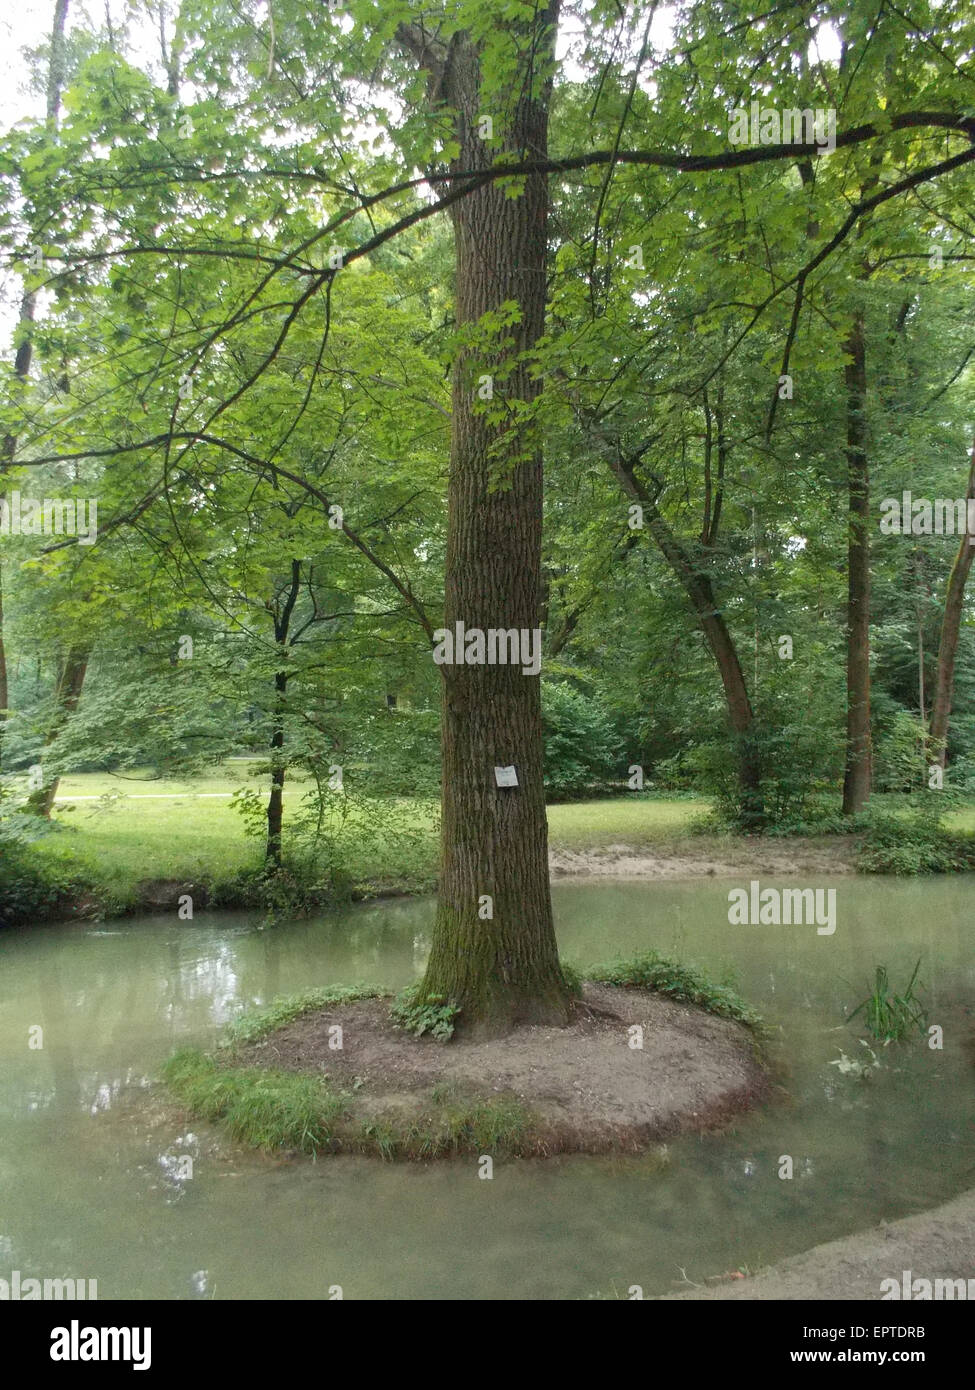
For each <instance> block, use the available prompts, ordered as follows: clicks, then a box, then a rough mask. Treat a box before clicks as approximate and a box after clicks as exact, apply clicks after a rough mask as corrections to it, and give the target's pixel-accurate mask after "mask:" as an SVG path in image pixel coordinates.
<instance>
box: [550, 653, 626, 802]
mask: <svg viewBox="0 0 975 1390" xmlns="http://www.w3.org/2000/svg"><path fill="white" fill-rule="evenodd" d="M542 729H543V733H544V736H545V789H546V791H547V792H548V794H549V796H550V797H551V799H552V800H559V799H568V798H571V797H580V796H585V795H590V794H592V792H593V791H594V790H598V789H600V788H602V787H605V785H606V784H607V783H609V782H612V781H613V780H614V779H615V778H616V776H617V773H618V771H619V761H620V758H621V756H622V749H623V745H622V743H621V741H620V739H619V737H618V735H617V733H616V729H615V727H614V725H613V720H612V717H611V715H610V713H609V710H608V709H607V707H606V706H605V704H604V703H603V702H602V700H601V699H600V698H599V697H597V696H594V695H584V694H583V693H582V691H580V690H577V689H575V688H574V687H573V686H571V685H569V683H568V682H567V681H543V683H542Z"/></svg>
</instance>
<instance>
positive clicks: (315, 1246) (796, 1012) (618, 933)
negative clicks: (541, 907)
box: [0, 877, 975, 1299]
mask: <svg viewBox="0 0 975 1390" xmlns="http://www.w3.org/2000/svg"><path fill="white" fill-rule="evenodd" d="M731 886H732V885H731V884H730V883H729V882H727V881H722V880H717V879H713V880H707V881H705V882H703V883H702V882H700V881H698V882H694V883H645V882H644V883H633V882H626V883H624V882H619V883H616V882H614V883H606V882H602V883H592V882H589V883H585V884H581V883H566V884H556V886H555V889H554V896H555V908H556V916H557V921H558V928H559V939H560V943H561V947H562V951H563V954H564V955H565V956H567V957H568V958H569V959H570V960H574V961H575V962H577V963H580V964H585V963H587V962H590V963H591V962H592V961H594V960H599V959H605V958H607V957H612V956H614V955H616V954H620V953H621V954H633V953H634V952H635V951H638V950H642V949H646V948H647V947H655V948H657V949H658V950H660V951H661V952H663V953H665V954H668V955H674V956H678V957H680V958H681V959H684V960H692V961H695V962H697V963H699V964H700V965H702V966H705V967H706V968H708V969H709V970H710V971H712V972H721V971H723V970H726V969H731V970H733V971H734V972H735V973H736V976H737V982H738V986H739V988H740V989H741V991H742V993H743V994H744V996H745V997H746V999H748V1000H749V1001H750V1002H751V1003H752V1004H754V1005H755V1006H757V1007H758V1008H759V1009H760V1010H761V1011H762V1012H763V1013H764V1015H765V1017H766V1018H767V1019H768V1020H769V1021H770V1022H772V1023H774V1024H778V1025H781V1026H782V1029H783V1033H782V1037H781V1041H780V1042H778V1043H777V1044H776V1053H777V1057H778V1059H779V1061H780V1062H781V1064H782V1066H783V1067H784V1069H785V1072H784V1084H785V1087H786V1090H787V1095H785V1096H784V1097H783V1098H782V1099H780V1100H778V1101H776V1102H775V1103H773V1104H771V1105H769V1106H767V1107H765V1108H764V1109H762V1110H760V1111H758V1112H756V1113H754V1114H751V1115H748V1116H746V1117H743V1118H742V1119H741V1120H740V1121H739V1123H738V1124H737V1125H736V1126H735V1128H734V1129H733V1130H731V1131H729V1132H725V1133H723V1134H716V1135H711V1136H707V1137H703V1138H702V1137H696V1136H692V1137H687V1138H683V1139H679V1140H676V1141H672V1142H670V1143H669V1144H668V1145H667V1146H666V1151H665V1153H660V1152H659V1151H657V1152H654V1153H651V1154H647V1155H641V1156H639V1157H635V1158H634V1157H626V1158H616V1157H600V1158H591V1157H571V1158H558V1159H549V1160H545V1161H537V1160H534V1161H526V1160H516V1161H511V1162H507V1163H497V1164H496V1165H495V1170H494V1178H493V1180H491V1181H485V1180H482V1179H479V1178H478V1176H477V1163H476V1161H475V1160H474V1159H469V1160H466V1159H465V1160H457V1161H452V1162H446V1163H443V1162H441V1163H435V1164H428V1165H419V1164H417V1165H405V1164H404V1165H400V1164H385V1165H384V1164H381V1163H379V1162H377V1161H373V1160H367V1159H356V1158H321V1159H319V1161H318V1162H311V1161H309V1160H304V1159H302V1160H297V1161H287V1160H280V1159H269V1158H264V1157H262V1156H260V1155H254V1154H251V1153H241V1152H238V1151H236V1150H234V1148H233V1147H232V1146H229V1145H227V1144H226V1143H224V1142H223V1141H221V1142H219V1143H218V1142H216V1141H217V1139H218V1135H217V1132H216V1131H215V1130H213V1129H212V1128H210V1127H209V1126H207V1125H204V1124H197V1123H194V1124H193V1125H192V1126H191V1127H184V1128H183V1129H180V1127H179V1125H178V1123H177V1122H176V1121H175V1120H174V1118H173V1114H172V1111H171V1110H170V1109H168V1108H167V1106H166V1104H165V1103H164V1098H163V1097H162V1095H161V1094H160V1092H159V1091H158V1090H157V1089H153V1087H152V1078H153V1076H154V1075H155V1074H156V1072H157V1069H158V1067H159V1065H160V1063H161V1062H162V1061H163V1059H164V1058H165V1057H166V1056H167V1055H168V1054H169V1052H170V1051H171V1050H172V1049H173V1048H174V1047H175V1046H177V1045H178V1044H182V1043H197V1044H201V1045H204V1046H205V1045H208V1044H209V1043H211V1042H212V1041H213V1039H214V1038H215V1037H216V1035H217V1033H218V1031H219V1030H220V1028H221V1027H222V1025H223V1024H225V1023H226V1022H227V1020H228V1019H230V1018H231V1017H232V1016H233V1015H235V1014H236V1013H237V1012H239V1011H240V1010H241V1009H242V1008H243V1007H245V1006H250V1005H254V1004H258V1003H265V1002H267V1001H268V1000H269V999H271V998H273V997H274V996H275V995H277V994H281V993H288V992H291V991H294V990H298V989H303V988H307V987H309V986H312V985H323V984H329V983H336V982H341V981H346V982H349V981H355V980H367V981H370V982H376V983H378V984H381V985H386V986H390V987H400V986H401V985H403V984H404V983H406V982H407V981H409V980H410V979H411V978H412V977H413V975H414V974H415V972H416V971H417V970H418V969H419V968H420V966H421V965H422V962H423V959H424V956H425V952H426V950H427V947H428V942H429V932H430V926H431V922H432V916H433V904H432V902H431V901H430V900H429V899H425V900H411V901H396V902H391V903H383V904H378V905H369V906H358V907H354V908H350V909H348V910H346V911H343V912H337V913H334V914H330V915H329V916H327V917H322V918H320V919H317V920H314V921H305V922H297V923H293V924H291V925H287V926H279V927H276V928H274V929H271V930H261V928H260V923H259V922H258V920H257V919H255V918H253V917H248V916H244V915H240V914H231V915H228V914H199V915H198V916H197V918H196V920H195V921H193V922H175V921H171V920H169V919H166V918H161V917H153V918H146V919H137V920H132V921H126V922H122V923H107V924H103V925H86V924H82V925H77V924H75V925H71V926H64V927H46V928H41V929H37V930H34V931H29V932H28V931H22V932H9V931H8V932H6V933H2V934H0V1278H7V1279H9V1277H10V1271H12V1270H19V1271H20V1273H21V1277H22V1278H27V1277H36V1278H44V1277H48V1278H54V1277H62V1276H71V1277H75V1278H79V1279H80V1278H93V1279H97V1281H98V1296H99V1298H102V1299H106V1298H118V1297H134V1298H168V1299H178V1298H218V1299H247V1298H304V1299H307V1298H327V1297H328V1296H329V1289H330V1288H331V1287H332V1286H335V1285H340V1286H341V1288H342V1290H343V1294H344V1297H345V1298H379V1299H384V1298H395V1299H424V1298H459V1299H465V1298H490V1299H505V1298H587V1297H614V1296H620V1297H626V1296H627V1290H628V1289H629V1288H630V1286H631V1285H634V1284H638V1285H640V1286H641V1287H642V1289H643V1290H644V1293H645V1294H646V1295H647V1296H649V1295H651V1294H653V1293H661V1292H666V1291H668V1290H669V1289H670V1288H671V1286H672V1285H673V1284H674V1283H675V1282H676V1281H679V1280H681V1278H682V1277H686V1278H688V1279H691V1280H694V1281H695V1282H699V1283H700V1282H703V1280H704V1279H705V1277H707V1276H709V1275H715V1274H720V1273H722V1272H725V1271H729V1270H733V1269H735V1268H738V1267H741V1266H746V1267H749V1268H755V1267H757V1266H760V1265H762V1264H767V1263H769V1262H771V1261H774V1260H776V1259H780V1258H782V1257H784V1256H786V1255H788V1254H792V1253H795V1252H797V1251H799V1250H802V1249H805V1248H808V1247H809V1246H811V1245H814V1244H816V1243H818V1242H820V1241H824V1240H830V1239H833V1238H834V1237H836V1236H839V1235H843V1234H847V1233H850V1232H853V1231H856V1230H862V1229H865V1228H867V1227H869V1226H871V1225H875V1224H876V1223H877V1222H878V1221H880V1220H881V1219H887V1220H893V1219H896V1218H897V1217H900V1216H905V1215H908V1214H910V1213H912V1212H914V1211H918V1210H921V1209H923V1208H925V1207H928V1206H932V1205H935V1204H936V1203H938V1202H941V1201H943V1200H945V1199H947V1198H949V1197H951V1196H953V1195H955V1194H956V1193H958V1192H959V1191H961V1190H962V1189H964V1188H965V1187H968V1186H971V1185H972V1184H973V1183H975V1123H973V1114H975V1111H973V1105H972V1101H973V1092H975V1067H973V1065H972V1053H971V1052H970V1051H967V1050H966V1043H968V1044H969V1045H970V1040H971V1036H972V1029H973V1025H975V1016H973V1009H975V953H973V951H972V949H971V934H972V913H971V904H972V879H971V877H968V878H954V879H947V880H926V881H920V882H912V881H904V880H898V881H893V880H884V879H875V880H867V879H852V880H851V879H848V878H844V879H836V880H832V881H831V882H830V881H827V880H822V881H821V886H833V887H835V888H836V889H837V920H838V924H837V928H836V931H835V933H834V934H833V935H832V936H820V935H818V934H817V931H816V928H815V926H798V927H797V926H789V927H786V926H781V927H772V926H769V927H757V926H752V927H744V926H734V927H733V926H729V924H728V890H729V887H731ZM764 886H766V884H765V882H764V881H763V887H764ZM918 957H920V958H921V978H922V980H923V981H924V984H925V986H926V989H925V993H924V996H923V997H924V1001H925V1003H926V1005H927V1007H928V1012H929V1017H930V1022H932V1023H937V1024H940V1025H941V1026H942V1027H943V1029H944V1047H943V1049H942V1050H941V1051H936V1050H932V1049H930V1048H929V1047H928V1046H927V1043H926V1041H925V1040H923V1039H918V1040H916V1041H914V1042H912V1043H909V1044H902V1045H900V1046H897V1047H890V1048H888V1049H886V1050H884V1049H880V1050H879V1059H880V1062H881V1065H880V1067H879V1068H877V1069H871V1074H870V1076H869V1078H868V1079H866V1080H864V1079H862V1078H860V1077H858V1076H857V1075H855V1074H853V1073H844V1072H843V1071H841V1069H840V1068H838V1067H836V1066H833V1065H831V1062H832V1061H834V1060H836V1059H839V1058H840V1057H841V1055H842V1054H844V1053H845V1054H846V1055H847V1056H862V1057H863V1058H864V1059H866V1060H867V1061H869V1060H870V1059H869V1055H868V1054H867V1053H866V1051H865V1049H864V1048H863V1047H862V1046H860V1045H859V1043H858V1042H857V1038H858V1035H859V1030H858V1029H857V1027H856V1026H855V1025H849V1024H846V1023H845V1021H844V1018H845V1011H848V1010H849V1009H851V1008H852V1006H853V1005H855V1004H856V1003H858V1002H859V1001H860V1000H861V999H862V998H863V997H864V995H866V994H867V992H868V990H869V987H870V985H871V983H872V975H873V969H874V967H875V966H876V965H877V964H879V963H884V964H886V965H887V966H888V968H889V971H890V976H891V980H892V983H893V984H894V985H895V986H900V985H903V984H905V983H906V981H907V979H908V978H909V976H910V973H911V970H912V968H913V965H914V962H915V961H916V960H917V958H918ZM37 1025H40V1027H41V1028H42V1029H43V1047H42V1048H40V1049H37V1048H31V1047H29V1045H28V1041H29V1037H30V1036H31V1034H30V1030H31V1029H32V1028H33V1027H35V1026H37ZM34 1036H35V1037H36V1034H35V1035H34ZM785 1154H788V1155H790V1156H791V1157H792V1159H793V1164H794V1177H793V1178H792V1179H791V1180H785V1179H782V1178H780V1177H779V1168H780V1165H779V1159H780V1156H781V1155H785ZM187 1155H188V1156H190V1157H192V1158H193V1160H194V1162H193V1176H192V1178H190V1179H187V1178H185V1177H181V1176H180V1165H179V1164H178V1163H177V1159H178V1158H180V1157H181V1156H187ZM895 1273H896V1274H898V1275H899V1271H895Z"/></svg>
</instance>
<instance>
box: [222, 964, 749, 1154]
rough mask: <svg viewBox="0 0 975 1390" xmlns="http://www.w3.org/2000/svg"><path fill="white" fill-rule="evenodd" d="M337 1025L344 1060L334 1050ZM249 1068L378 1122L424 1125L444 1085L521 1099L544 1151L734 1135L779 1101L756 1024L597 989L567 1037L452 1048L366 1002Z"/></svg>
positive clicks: (296, 1025)
mask: <svg viewBox="0 0 975 1390" xmlns="http://www.w3.org/2000/svg"><path fill="white" fill-rule="evenodd" d="M336 1023H338V1024H341V1026H342V1043H343V1046H342V1050H341V1051H338V1050H335V1051H333V1050H331V1049H330V1048H329V1036H330V1035H329V1031H328V1030H329V1026H330V1025H333V1024H336ZM633 1024H639V1025H640V1026H641V1027H642V1028H643V1039H642V1041H643V1047H642V1049H636V1048H631V1047H630V1046H629V1039H630V1033H629V1031H628V1030H629V1028H630V1026H631V1025H633ZM237 1060H238V1061H239V1062H241V1063H242V1064H244V1065H249V1066H253V1065H259V1066H265V1067H268V1068H282V1069H285V1070H292V1071H301V1072H312V1073H316V1074H324V1075H327V1076H328V1078H329V1080H330V1081H331V1082H333V1083H334V1084H335V1085H336V1086H337V1087H339V1088H342V1089H346V1088H347V1089H350V1090H351V1089H352V1088H353V1086H355V1088H356V1100H357V1108H361V1109H362V1110H363V1112H364V1113H366V1114H368V1115H369V1116H370V1117H375V1118H378V1117H379V1116H381V1115H383V1114H384V1113H385V1114H387V1115H389V1114H395V1115H397V1116H398V1117H400V1118H402V1117H403V1115H404V1113H405V1114H409V1113H410V1112H412V1111H416V1112H417V1113H419V1112H420V1111H421V1110H422V1109H423V1108H425V1107H426V1105H427V1104H428V1102H429V1097H430V1093H431V1091H432V1089H433V1087H435V1086H438V1085H445V1084H446V1085H448V1086H450V1087H452V1088H455V1089H457V1090H458V1091H459V1092H461V1093H463V1094H465V1095H478V1096H495V1097H496V1096H500V1095H506V1096H512V1097H515V1098H517V1099H518V1100H519V1101H520V1102H521V1103H522V1104H523V1105H524V1106H525V1108H526V1109H527V1110H529V1111H530V1112H532V1114H533V1115H534V1117H535V1120H536V1125H537V1131H538V1141H539V1142H538V1146H537V1147H538V1151H539V1152H543V1153H556V1152H584V1153H597V1152H603V1151H609V1150H614V1149H639V1148H641V1147H643V1146H645V1145H646V1144H648V1143H650V1142H652V1141H654V1140H658V1139H661V1138H664V1137H666V1136H670V1135H673V1134H677V1133H679V1132H681V1131H684V1130H704V1129H709V1128H714V1127H716V1126H718V1125H721V1124H723V1123H726V1122H728V1121H729V1120H731V1119H732V1118H733V1117H734V1116H735V1115H737V1114H739V1113H740V1112H741V1111H743V1110H745V1109H747V1108H749V1107H750V1106H753V1105H755V1104H757V1103H758V1102H760V1101H762V1100H763V1099H765V1098H766V1097H767V1096H768V1095H769V1093H770V1091H771V1084H770V1082H769V1079H768V1076H767V1074H766V1072H765V1070H764V1068H763V1066H762V1065H761V1063H760V1061H759V1060H758V1057H757V1053H756V1047H755V1040H754V1037H753V1035H752V1034H751V1033H750V1032H749V1030H748V1029H747V1028H745V1027H744V1026H743V1025H742V1024H740V1023H736V1022H734V1021H732V1020H729V1019H722V1018H716V1017H715V1016H714V1015H712V1014H708V1013H706V1012H704V1010H702V1009H699V1008H697V1007H695V1006H691V1005H683V1004H678V1003H674V1002H673V1001H671V1000H669V999H665V998H662V997H660V996H659V995H656V994H652V993H649V992H647V991H644V990H637V989H620V988H617V987H615V986H612V985H596V984H587V985H586V986H585V989H584V994H583V998H582V1000H581V1001H580V1002H579V1004H578V1006H577V1009H576V1015H575V1018H574V1020H573V1022H572V1023H571V1024H570V1025H569V1026H568V1027H566V1028H551V1027H537V1026H533V1027H523V1028H519V1029H516V1030H515V1031H514V1032H513V1033H510V1034H508V1035H507V1036H505V1037H502V1038H495V1039H490V1040H486V1041H473V1040H472V1041H467V1040H465V1039H463V1038H458V1039H455V1040H452V1041H451V1042H449V1043H447V1044H444V1043H438V1042H435V1041H432V1040H430V1039H428V1038H414V1037H413V1036H411V1035H410V1034H408V1033H405V1032H404V1031H403V1030H401V1029H398V1028H396V1027H395V1026H394V1025H393V1023H392V1022H391V1020H390V1017H389V1001H388V1000H383V999H365V1000H360V1001H358V1002H356V1003H352V1004H342V1005H337V1006H335V1007H334V1008H329V1009H324V1010H321V1011H318V1012H315V1013H309V1014H304V1015H302V1016H301V1017H300V1018H297V1019H295V1020H294V1021H293V1022H291V1023H289V1024H286V1025H285V1026H284V1027H282V1028H279V1029H277V1030H276V1031H275V1032H274V1033H273V1034H272V1035H271V1036H270V1037H269V1038H267V1039H265V1040H263V1041H261V1042H258V1043H253V1044H250V1045H248V1046H247V1047H243V1048H240V1049H239V1050H238V1052H237Z"/></svg>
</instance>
